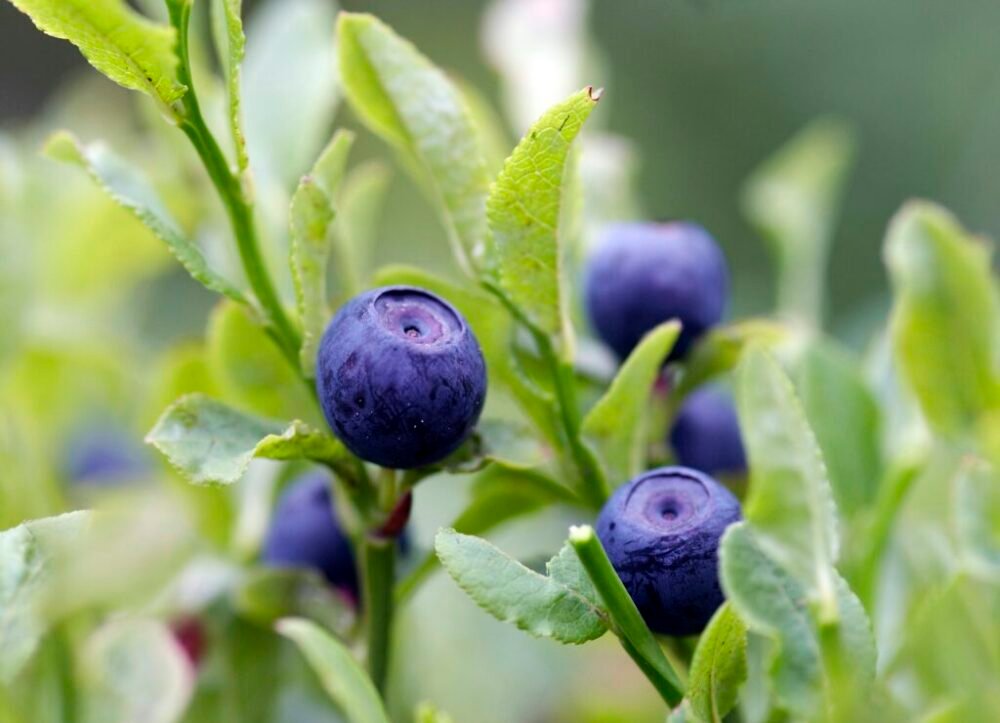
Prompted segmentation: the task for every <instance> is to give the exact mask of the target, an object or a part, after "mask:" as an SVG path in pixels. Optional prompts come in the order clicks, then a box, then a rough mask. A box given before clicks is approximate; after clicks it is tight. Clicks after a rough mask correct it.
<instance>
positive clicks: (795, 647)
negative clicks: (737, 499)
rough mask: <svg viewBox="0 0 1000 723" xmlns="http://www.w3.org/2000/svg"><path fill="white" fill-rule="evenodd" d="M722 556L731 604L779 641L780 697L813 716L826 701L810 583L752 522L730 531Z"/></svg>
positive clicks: (753, 626)
mask: <svg viewBox="0 0 1000 723" xmlns="http://www.w3.org/2000/svg"><path fill="white" fill-rule="evenodd" d="M719 557H720V562H719V566H720V570H721V574H722V587H723V589H724V590H725V592H726V598H727V599H728V600H729V602H730V604H731V605H732V606H733V608H734V609H735V610H736V612H737V613H739V616H740V618H742V619H743V620H744V621H745V622H746V624H747V626H748V627H749V628H750V629H751V630H754V631H756V632H758V633H761V634H764V635H766V636H768V637H770V638H773V639H775V640H777V641H778V644H779V651H778V655H777V656H775V659H774V661H773V665H772V669H771V675H772V677H773V679H774V686H775V692H776V693H777V695H778V698H779V699H780V700H781V701H782V703H783V704H784V705H785V706H786V707H787V708H788V709H789V710H791V711H792V712H794V713H797V714H800V715H803V716H805V717H809V716H810V715H811V714H812V713H814V712H815V711H816V709H817V707H818V705H819V702H820V680H821V678H820V676H821V661H820V650H819V644H818V642H817V640H816V633H815V629H814V627H813V622H812V620H811V618H810V616H809V610H808V608H807V607H806V604H807V602H806V591H805V589H804V588H803V587H802V585H800V584H799V583H798V582H797V581H796V580H795V578H793V577H791V576H790V575H789V574H788V573H786V572H785V571H784V570H783V569H782V568H781V567H780V566H779V565H778V564H776V563H775V562H774V561H773V560H772V559H771V558H770V557H769V556H768V555H767V554H765V552H764V550H763V548H762V546H761V544H760V542H759V540H757V536H756V535H755V534H754V532H753V531H752V528H751V527H750V526H749V525H748V523H746V522H741V523H738V524H736V525H733V526H732V527H730V528H729V529H728V530H727V531H726V534H725V535H724V536H723V538H722V543H721V545H720V547H719Z"/></svg>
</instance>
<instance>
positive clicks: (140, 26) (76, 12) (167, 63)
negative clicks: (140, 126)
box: [11, 0, 187, 115]
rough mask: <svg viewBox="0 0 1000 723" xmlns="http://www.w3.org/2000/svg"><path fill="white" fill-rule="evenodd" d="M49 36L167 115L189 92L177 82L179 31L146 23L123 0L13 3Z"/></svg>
mask: <svg viewBox="0 0 1000 723" xmlns="http://www.w3.org/2000/svg"><path fill="white" fill-rule="evenodd" d="M11 2H12V3H13V5H14V7H16V8H17V9H18V10H20V11H21V12H23V13H25V14H26V15H28V16H29V17H30V18H31V20H32V22H34V23H35V27H37V28H38V29H39V30H41V31H42V32H43V33H46V34H47V35H51V36H52V37H55V38H61V39H63V40H68V41H69V42H71V43H73V45H75V46H76V47H77V48H79V50H80V52H81V53H83V56H84V57H85V58H86V59H87V61H88V62H89V63H90V64H91V65H93V66H94V67H95V68H97V69H98V70H99V71H100V72H102V73H104V75H106V76H107V77H109V78H110V79H111V80H113V81H114V82H116V83H118V84H119V85H121V86H124V87H126V88H130V89H132V90H138V91H140V92H142V93H145V94H146V95H148V96H149V97H151V98H152V99H153V100H155V101H156V102H157V103H158V104H159V105H160V106H161V108H162V109H163V110H164V112H165V113H167V114H168V115H175V113H174V111H173V110H172V109H171V108H170V106H171V105H172V104H173V103H174V101H176V100H178V99H179V98H180V97H181V96H183V95H184V93H185V92H187V88H186V87H185V86H183V85H181V83H180V82H178V80H177V64H178V59H177V55H176V53H175V52H174V45H175V42H176V37H175V33H174V30H173V28H171V27H168V26H166V25H160V24H157V23H154V22H151V21H150V20H148V19H146V18H145V17H143V16H142V15H140V14H139V13H137V12H135V11H134V10H132V9H131V8H130V7H129V6H128V5H127V4H126V3H125V2H122V0H11Z"/></svg>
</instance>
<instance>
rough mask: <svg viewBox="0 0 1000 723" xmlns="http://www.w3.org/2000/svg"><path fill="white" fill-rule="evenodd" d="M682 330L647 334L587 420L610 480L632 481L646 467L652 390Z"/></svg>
mask: <svg viewBox="0 0 1000 723" xmlns="http://www.w3.org/2000/svg"><path fill="white" fill-rule="evenodd" d="M680 331H681V326H680V323H679V322H677V321H668V322H665V323H663V324H660V325H659V326H658V327H656V328H655V329H653V330H652V331H650V332H649V333H648V334H646V336H644V337H643V338H642V341H640V342H639V345H638V346H636V348H635V349H634V350H633V351H632V353H631V354H629V356H628V359H626V360H625V363H624V364H622V366H621V369H619V370H618V374H617V376H615V379H614V381H613V382H612V383H611V386H610V387H609V388H608V390H607V391H606V392H605V393H604V396H603V397H601V398H600V400H598V402H597V404H595V405H594V407H593V408H592V409H591V410H590V412H589V413H588V414H587V416H586V417H585V418H584V420H583V427H582V431H583V434H584V436H585V437H588V438H590V439H591V440H592V441H593V443H594V445H595V446H596V447H597V450H598V456H599V457H601V458H602V459H603V460H604V464H605V469H606V471H607V474H608V477H609V478H610V479H614V480H627V479H631V478H632V477H633V476H635V475H636V474H637V473H638V472H639V470H640V468H641V467H642V463H643V461H644V460H643V454H642V453H643V445H644V444H645V441H646V413H647V410H648V408H649V395H650V390H651V389H652V387H653V383H654V382H655V381H656V377H657V376H658V375H659V373H660V369H661V368H662V366H663V361H664V360H665V359H666V358H667V355H668V354H669V353H670V349H671V348H672V347H673V345H674V343H675V342H676V341H677V336H678V334H680ZM624 420H628V423H624Z"/></svg>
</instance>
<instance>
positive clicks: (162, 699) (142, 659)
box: [80, 619, 194, 723]
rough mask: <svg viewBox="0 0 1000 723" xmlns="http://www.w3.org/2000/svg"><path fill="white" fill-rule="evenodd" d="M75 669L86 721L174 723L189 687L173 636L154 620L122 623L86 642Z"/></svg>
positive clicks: (186, 664) (190, 678)
mask: <svg viewBox="0 0 1000 723" xmlns="http://www.w3.org/2000/svg"><path fill="white" fill-rule="evenodd" d="M82 663H83V664H82V665H81V666H80V667H81V668H82V670H83V676H84V680H85V682H86V687H85V691H84V692H85V697H84V702H85V705H86V710H87V719H88V720H92V721H101V722H102V723H130V722H131V721H144V722H145V721H148V722H149V723H173V721H178V720H180V719H181V716H182V715H183V713H184V710H185V709H186V707H187V705H188V701H189V700H190V699H191V695H192V692H193V689H194V676H193V675H192V670H191V663H190V662H189V661H188V659H187V657H186V655H185V653H184V651H183V650H182V649H181V647H180V646H179V645H178V644H177V642H176V640H175V639H174V636H173V633H171V631H170V630H169V629H168V628H167V627H166V626H165V625H163V624H162V623H158V622H155V621H153V620H142V619H122V620H115V621H113V622H109V623H107V624H105V625H104V626H102V627H101V628H100V629H98V630H97V632H96V633H94V634H93V635H92V636H91V637H90V639H89V640H87V643H86V647H85V649H84V651H83V661H82Z"/></svg>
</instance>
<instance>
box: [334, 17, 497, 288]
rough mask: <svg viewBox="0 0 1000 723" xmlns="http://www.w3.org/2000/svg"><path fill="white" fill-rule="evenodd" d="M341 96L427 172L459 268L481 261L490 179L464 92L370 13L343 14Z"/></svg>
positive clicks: (339, 38) (339, 39)
mask: <svg viewBox="0 0 1000 723" xmlns="http://www.w3.org/2000/svg"><path fill="white" fill-rule="evenodd" d="M337 50H338V55H339V59H340V73H341V79H342V81H343V84H344V92H345V93H346V95H347V98H348V100H349V101H350V103H351V106H352V107H353V108H354V109H355V111H357V113H358V115H359V116H360V117H361V119H362V121H364V123H365V124H366V125H367V126H368V127H369V128H370V129H371V130H372V131H373V132H374V133H376V134H378V135H379V136H381V137H382V138H383V139H384V140H385V141H387V142H388V143H390V144H392V145H393V146H395V147H396V148H397V149H398V150H399V151H400V152H401V153H403V154H404V156H406V157H407V158H408V159H409V160H410V162H411V163H412V162H416V164H417V165H418V167H419V168H420V169H421V171H422V172H423V173H424V174H426V176H427V177H428V179H429V181H430V184H431V186H432V190H433V191H434V193H435V195H436V197H437V198H438V200H439V201H440V204H441V207H442V210H443V212H444V217H445V221H446V226H447V228H448V231H449V235H450V237H451V241H452V247H453V250H454V252H455V255H456V257H457V258H458V260H459V263H460V264H461V265H462V267H463V268H464V269H466V270H467V271H470V272H471V271H472V270H473V269H475V268H476V266H477V265H478V264H479V262H480V261H481V260H482V255H483V251H484V247H485V246H484V245H485V238H486V216H485V204H486V192H487V188H488V186H489V179H488V177H487V174H486V163H485V161H484V160H483V153H482V150H481V149H480V147H479V137H478V135H477V132H476V129H475V127H474V126H473V124H472V120H471V117H470V115H469V112H468V110H467V108H466V107H465V102H464V100H463V99H462V96H461V94H460V93H459V92H458V90H457V89H456V88H455V86H454V85H453V84H452V83H451V81H449V80H448V78H447V77H446V76H445V75H444V73H442V72H441V71H440V70H439V69H438V68H436V67H435V66H434V65H433V64H432V63H431V62H430V61H429V60H428V59H427V58H426V57H424V56H423V55H422V54H421V53H420V52H419V51H418V50H417V49H416V48H415V47H413V45H412V44H410V43H409V42H407V41H406V40H404V39H403V38H401V37H399V36H398V35H397V34H396V33H395V32H394V31H393V30H392V28H390V27H389V26H387V25H385V24H384V23H383V22H381V21H380V20H378V19H377V18H375V17H373V16H371V15H364V14H358V13H341V14H340V17H339V19H338V21H337Z"/></svg>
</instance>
